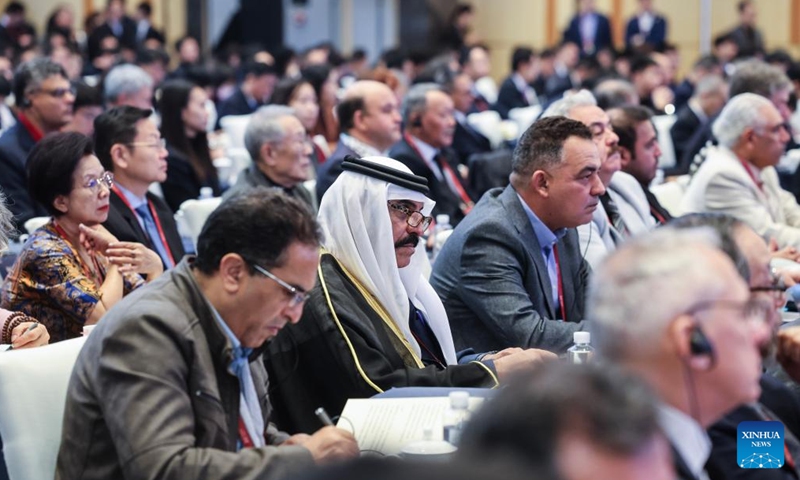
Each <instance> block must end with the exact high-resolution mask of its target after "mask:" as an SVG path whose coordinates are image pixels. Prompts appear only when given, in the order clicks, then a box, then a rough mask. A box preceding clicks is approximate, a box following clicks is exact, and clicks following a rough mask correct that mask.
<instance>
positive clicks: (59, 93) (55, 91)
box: [34, 86, 75, 98]
mask: <svg viewBox="0 0 800 480" xmlns="http://www.w3.org/2000/svg"><path fill="white" fill-rule="evenodd" d="M34 91H35V92H41V93H46V94H48V95H50V96H51V97H55V98H64V96H66V95H67V94H68V93H70V94H72V95H73V96H75V87H71V86H70V87H62V88H52V89H50V90H45V89H43V88H40V89H38V90H34Z"/></svg>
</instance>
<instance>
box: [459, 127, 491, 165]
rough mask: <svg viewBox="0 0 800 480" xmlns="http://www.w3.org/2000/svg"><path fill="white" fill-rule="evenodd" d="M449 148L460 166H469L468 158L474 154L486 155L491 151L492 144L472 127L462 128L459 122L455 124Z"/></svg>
mask: <svg viewBox="0 0 800 480" xmlns="http://www.w3.org/2000/svg"><path fill="white" fill-rule="evenodd" d="M451 148H452V149H453V150H454V151H455V153H456V155H457V156H458V161H459V163H461V164H462V165H469V157H470V156H472V155H474V154H476V153H487V152H491V151H492V144H491V143H490V142H489V139H488V138H486V137H484V136H483V135H481V134H480V132H478V131H477V130H475V129H474V128H472V127H469V126H464V125H462V124H461V122H458V121H457V122H456V131H455V133H454V134H453V145H451Z"/></svg>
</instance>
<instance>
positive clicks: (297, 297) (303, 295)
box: [252, 263, 308, 307]
mask: <svg viewBox="0 0 800 480" xmlns="http://www.w3.org/2000/svg"><path fill="white" fill-rule="evenodd" d="M252 265H253V268H255V269H256V271H257V272H258V273H260V274H261V275H264V276H265V277H267V278H271V279H272V280H274V281H275V283H277V284H278V285H280V286H281V287H283V288H284V289H285V290H286V291H287V292H288V293H289V294H290V300H289V307H296V306H298V305H300V304H301V303H304V302H305V301H306V300H307V299H308V292H304V291H303V290H301V289H299V288H297V287H294V286H292V285H289V284H288V283H286V282H284V281H283V280H281V279H280V278H278V277H276V276H275V275H274V274H272V273H271V272H270V271H269V270H267V269H266V268H264V267H261V266H258V265H256V264H255V263H253V264H252Z"/></svg>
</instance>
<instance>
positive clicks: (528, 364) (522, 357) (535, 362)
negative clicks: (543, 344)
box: [494, 348, 558, 381]
mask: <svg viewBox="0 0 800 480" xmlns="http://www.w3.org/2000/svg"><path fill="white" fill-rule="evenodd" d="M512 350H513V349H512ZM517 350H520V351H519V352H512V353H511V354H508V355H504V356H502V357H499V358H498V357H496V358H495V359H494V368H495V370H497V378H498V379H500V381H503V380H504V379H505V378H507V377H508V375H510V374H513V373H515V372H518V371H522V370H532V369H534V368H536V367H537V366H539V365H541V364H542V363H544V362H548V361H551V360H556V359H558V356H557V355H556V354H555V353H553V352H548V351H547V350H539V349H537V348H529V349H527V350H521V349H517ZM504 351H505V350H503V352H504ZM499 353H502V352H498V354H499ZM496 355H497V354H496Z"/></svg>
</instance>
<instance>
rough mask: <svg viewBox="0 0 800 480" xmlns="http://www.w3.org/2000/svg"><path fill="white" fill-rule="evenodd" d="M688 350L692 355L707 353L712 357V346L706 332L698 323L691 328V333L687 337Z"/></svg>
mask: <svg viewBox="0 0 800 480" xmlns="http://www.w3.org/2000/svg"><path fill="white" fill-rule="evenodd" d="M689 351H690V352H691V353H692V355H693V356H701V355H708V356H710V357H711V359H712V360H713V359H714V346H713V345H712V344H711V342H710V341H709V340H708V337H706V334H705V333H704V332H703V330H702V329H701V328H700V325H695V326H694V327H693V328H692V335H691V337H690V339H689Z"/></svg>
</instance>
